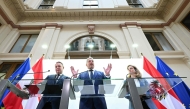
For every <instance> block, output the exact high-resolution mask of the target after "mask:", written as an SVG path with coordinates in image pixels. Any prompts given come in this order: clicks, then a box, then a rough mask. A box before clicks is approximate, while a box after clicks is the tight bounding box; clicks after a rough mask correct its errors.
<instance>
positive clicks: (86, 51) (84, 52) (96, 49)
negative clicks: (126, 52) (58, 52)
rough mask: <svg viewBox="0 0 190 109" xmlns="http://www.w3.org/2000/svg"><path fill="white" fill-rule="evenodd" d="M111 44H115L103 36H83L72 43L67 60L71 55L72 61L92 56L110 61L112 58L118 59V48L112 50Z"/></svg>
mask: <svg viewBox="0 0 190 109" xmlns="http://www.w3.org/2000/svg"><path fill="white" fill-rule="evenodd" d="M111 44H113V42H111V41H110V40H109V39H106V38H103V37H101V36H95V35H87V36H82V37H80V38H78V39H76V40H74V41H73V42H71V43H70V49H69V53H68V50H67V54H66V56H65V58H66V59H67V58H68V54H69V56H70V59H86V58H87V57H89V56H90V55H91V56H92V57H93V58H94V59H109V58H110V57H112V58H115V59H118V58H119V56H118V55H117V48H116V47H114V48H111ZM89 45H90V46H93V48H90V46H89ZM111 54H112V56H111Z"/></svg>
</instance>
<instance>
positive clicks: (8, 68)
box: [0, 62, 22, 79]
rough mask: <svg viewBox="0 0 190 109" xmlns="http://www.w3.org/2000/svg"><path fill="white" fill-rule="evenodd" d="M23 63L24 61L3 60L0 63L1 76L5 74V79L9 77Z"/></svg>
mask: <svg viewBox="0 0 190 109" xmlns="http://www.w3.org/2000/svg"><path fill="white" fill-rule="evenodd" d="M21 64H22V62H3V63H2V64H1V65H0V76H3V75H5V76H3V77H4V78H5V79H7V78H9V77H10V76H11V75H12V73H13V72H14V71H15V70H16V69H17V68H18V67H19V66H20V65H21Z"/></svg>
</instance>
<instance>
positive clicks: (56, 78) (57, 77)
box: [54, 74, 59, 84]
mask: <svg viewBox="0 0 190 109" xmlns="http://www.w3.org/2000/svg"><path fill="white" fill-rule="evenodd" d="M58 79H59V74H57V75H56V76H55V82H54V83H55V84H56V83H57V81H58Z"/></svg>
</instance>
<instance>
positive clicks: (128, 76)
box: [127, 65, 142, 78]
mask: <svg viewBox="0 0 190 109" xmlns="http://www.w3.org/2000/svg"><path fill="white" fill-rule="evenodd" d="M130 66H131V67H133V68H134V69H135V71H136V74H137V76H136V77H137V78H142V75H141V72H140V71H139V69H138V68H137V67H136V66H134V65H128V66H127V70H129V69H128V68H129V67H130ZM127 78H131V75H130V74H127Z"/></svg>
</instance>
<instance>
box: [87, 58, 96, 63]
mask: <svg viewBox="0 0 190 109" xmlns="http://www.w3.org/2000/svg"><path fill="white" fill-rule="evenodd" d="M90 59H91V60H94V59H93V57H88V58H87V59H86V63H87V62H88V60H90Z"/></svg>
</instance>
